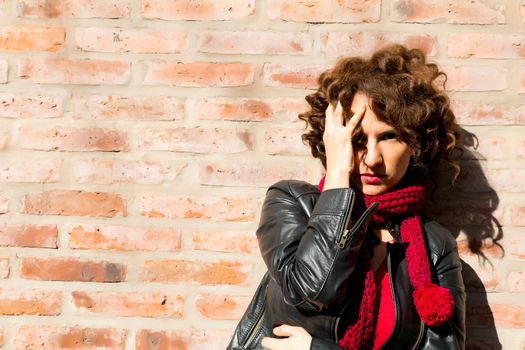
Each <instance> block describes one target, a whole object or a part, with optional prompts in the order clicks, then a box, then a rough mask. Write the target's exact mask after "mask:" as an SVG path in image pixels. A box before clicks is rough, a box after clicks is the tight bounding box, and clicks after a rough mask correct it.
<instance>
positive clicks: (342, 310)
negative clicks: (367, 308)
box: [333, 300, 350, 344]
mask: <svg viewBox="0 0 525 350" xmlns="http://www.w3.org/2000/svg"><path fill="white" fill-rule="evenodd" d="M348 305H350V300H349V301H348V302H347V303H346V304H345V306H343V308H342V309H341V312H340V313H339V316H337V318H336V320H335V326H334V337H333V338H334V340H335V343H336V344H337V343H339V338H338V337H337V330H338V328H339V321H340V320H341V317H343V314H344V313H345V311H346V308H347V307H348Z"/></svg>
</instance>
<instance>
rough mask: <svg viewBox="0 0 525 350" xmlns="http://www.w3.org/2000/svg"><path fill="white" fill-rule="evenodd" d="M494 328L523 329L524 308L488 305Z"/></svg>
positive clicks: (499, 304) (512, 305)
mask: <svg viewBox="0 0 525 350" xmlns="http://www.w3.org/2000/svg"><path fill="white" fill-rule="evenodd" d="M490 309H491V310H492V313H493V315H494V321H495V323H496V327H498V328H499V327H501V328H517V329H522V328H523V327H525V306H523V305H517V304H506V303H496V302H493V303H490Z"/></svg>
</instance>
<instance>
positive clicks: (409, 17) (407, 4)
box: [390, 0, 506, 24]
mask: <svg viewBox="0 0 525 350" xmlns="http://www.w3.org/2000/svg"><path fill="white" fill-rule="evenodd" d="M504 3H505V2H504V1H499V2H492V3H491V4H493V5H492V6H489V5H487V4H486V2H485V1H479V0H475V1H463V0H394V1H392V3H391V8H390V18H391V20H392V21H394V22H416V23H454V24H503V23H505V22H506V18H505V5H504Z"/></svg>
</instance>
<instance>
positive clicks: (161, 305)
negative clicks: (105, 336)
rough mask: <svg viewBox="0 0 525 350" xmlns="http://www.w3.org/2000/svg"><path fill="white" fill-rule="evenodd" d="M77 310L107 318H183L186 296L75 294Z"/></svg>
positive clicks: (73, 296) (163, 294) (77, 292)
mask: <svg viewBox="0 0 525 350" xmlns="http://www.w3.org/2000/svg"><path fill="white" fill-rule="evenodd" d="M71 297H72V299H73V303H74V305H75V307H76V309H77V310H79V311H82V312H89V313H92V314H97V315H105V316H119V317H120V316H124V317H128V316H136V317H173V318H176V317H182V316H183V307H184V297H183V296H181V295H179V294H173V293H161V292H155V291H154V292H120V293H119V292H92V291H89V292H87V291H86V292H85V291H74V292H72V293H71Z"/></svg>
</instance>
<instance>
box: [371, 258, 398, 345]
mask: <svg viewBox="0 0 525 350" xmlns="http://www.w3.org/2000/svg"><path fill="white" fill-rule="evenodd" d="M374 277H375V282H376V286H377V297H378V298H379V300H378V301H379V309H378V312H377V324H376V328H375V330H374V334H373V336H372V340H371V341H372V349H374V350H376V349H379V348H380V347H381V346H382V345H383V344H384V343H385V342H386V340H387V339H388V337H389V336H390V334H391V333H392V330H393V329H394V317H395V315H394V300H393V298H392V291H391V290H390V279H389V278H388V268H387V265H386V259H385V260H384V261H383V263H381V265H380V266H379V267H378V269H377V270H376V271H375V272H374Z"/></svg>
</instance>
